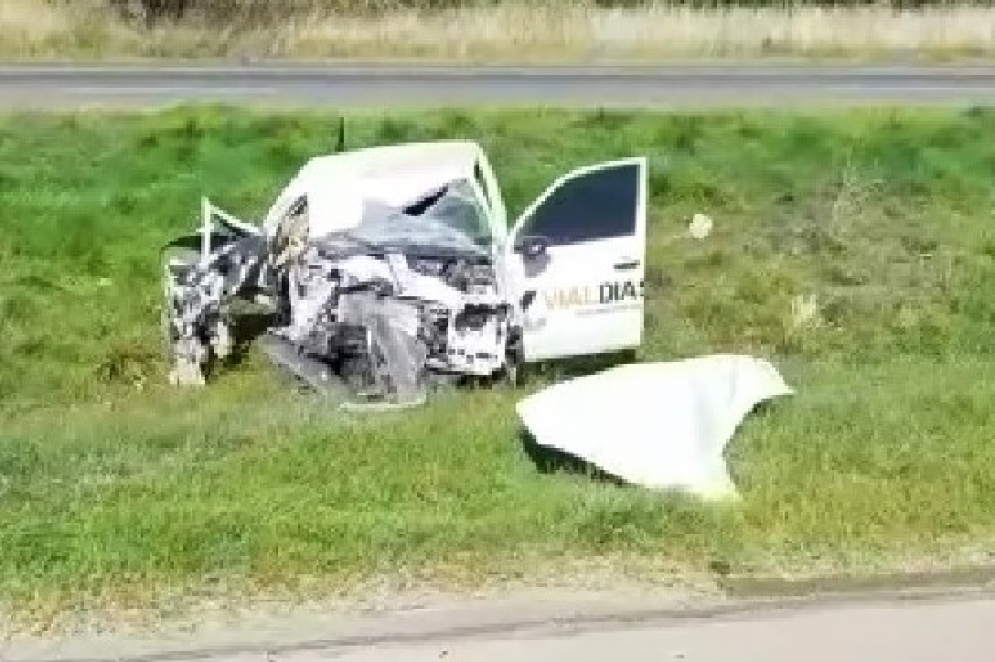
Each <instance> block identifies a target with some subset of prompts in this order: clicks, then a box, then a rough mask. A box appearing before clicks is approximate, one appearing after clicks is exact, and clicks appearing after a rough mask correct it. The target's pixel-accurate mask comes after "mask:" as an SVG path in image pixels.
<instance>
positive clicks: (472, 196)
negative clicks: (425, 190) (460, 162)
mask: <svg viewBox="0 0 995 662" xmlns="http://www.w3.org/2000/svg"><path fill="white" fill-rule="evenodd" d="M426 203H427V204H426ZM406 211H407V212H408V213H409V214H411V215H415V216H422V217H425V218H431V219H432V221H433V222H434V223H438V224H441V225H444V226H446V227H448V228H450V229H452V230H456V231H457V232H460V233H461V234H463V235H465V236H467V237H468V238H469V239H471V240H472V241H473V243H474V244H476V245H477V246H481V247H487V246H490V244H491V240H492V236H491V227H490V224H489V223H488V222H487V214H486V212H485V211H484V208H483V207H482V206H481V205H480V201H479V200H478V198H477V195H476V192H475V191H474V188H473V185H472V184H471V183H470V182H469V181H467V180H465V179H460V180H457V181H455V182H452V183H450V184H448V185H446V186H445V187H443V188H442V189H440V190H439V191H437V192H435V193H434V194H433V195H431V196H428V197H427V198H425V199H424V200H422V201H420V202H419V203H418V204H416V205H412V206H410V207H408V209H407V210H406Z"/></svg>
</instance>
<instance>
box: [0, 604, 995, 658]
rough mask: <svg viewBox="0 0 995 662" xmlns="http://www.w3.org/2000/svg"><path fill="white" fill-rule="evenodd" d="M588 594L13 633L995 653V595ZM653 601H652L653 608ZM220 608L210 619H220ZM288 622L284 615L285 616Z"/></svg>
mask: <svg viewBox="0 0 995 662" xmlns="http://www.w3.org/2000/svg"><path fill="white" fill-rule="evenodd" d="M604 600H605V604H602V603H601V602H599V601H596V600H595V599H594V596H590V597H588V598H585V599H580V600H579V601H573V600H569V599H566V598H565V599H564V601H562V602H556V601H555V600H549V601H544V600H541V599H537V598H536V597H535V596H533V600H532V601H525V600H524V598H522V599H520V600H519V601H518V602H517V603H516V602H515V601H504V602H502V601H483V602H480V601H471V602H466V603H461V602H459V601H457V602H454V603H452V604H449V605H446V606H437V607H431V606H427V605H426V606H424V607H422V608H420V609H412V610H402V611H400V612H390V611H388V612H384V613H380V614H377V613H371V614H367V615H364V616H357V617H353V618H352V620H350V619H348V618H346V619H343V618H342V617H340V616H334V615H326V614H323V613H321V612H320V611H319V612H315V613H313V614H311V615H298V616H296V617H288V618H286V619H285V620H283V621H282V622H281V623H279V624H274V621H273V620H267V619H264V620H260V621H258V622H252V621H251V620H250V621H249V622H246V623H244V624H242V625H241V626H240V628H236V629H235V630H227V631H226V629H225V628H226V627H228V628H230V626H224V625H223V624H222V625H220V626H219V627H221V629H220V630H218V631H217V632H216V633H215V634H213V635H205V634H204V633H203V632H202V633H200V634H194V633H191V632H187V633H186V634H184V631H183V630H177V631H175V632H173V633H172V634H171V635H170V636H166V637H164V638H160V639H158V640H157V639H155V638H154V637H153V638H152V639H135V640H132V641H130V642H129V641H122V640H121V639H120V638H119V637H114V636H109V637H108V636H107V635H101V636H99V637H97V638H95V639H87V638H86V637H83V638H75V639H74V638H72V637H70V638H69V639H66V640H62V641H57V640H31V641H21V642H18V640H17V639H16V638H15V639H14V640H12V641H10V642H9V643H8V644H7V645H6V646H3V645H0V658H2V659H4V660H6V661H7V662H104V661H105V660H106V661H107V662H112V661H113V662H183V661H190V662H193V661H194V660H197V661H199V662H242V661H243V660H244V661H246V662H248V661H252V662H326V661H331V660H337V661H339V662H373V661H381V660H390V661H392V662H409V661H410V662H427V661H429V660H432V661H436V660H447V662H463V661H467V662H505V661H506V660H514V661H515V662H554V661H557V660H563V661H564V662H604V661H605V660H624V661H627V662H628V661H631V662H641V661H643V660H645V661H646V662H650V661H652V662H660V661H667V660H682V661H687V662H731V661H733V660H735V661H736V662H799V661H800V660H804V661H805V662H860V661H863V660H866V661H867V662H948V661H952V660H956V661H957V662H988V661H990V660H991V659H992V651H991V649H992V642H993V639H992V624H993V623H995V599H993V598H992V597H991V595H990V594H987V593H985V592H977V593H974V594H973V595H970V594H963V595H960V596H956V595H950V596H948V597H937V598H929V597H928V596H926V597H921V598H913V599H910V598H908V597H905V598H901V599H898V598H881V599H878V600H873V599H872V600H859V599H858V600H856V601H842V602H832V601H814V602H813V601H810V602H808V603H807V604H797V605H795V606H785V605H781V606H780V607H778V606H771V605H767V606H763V605H755V606H754V607H753V608H749V607H748V606H746V605H743V607H742V608H741V609H740V608H736V607H735V606H732V607H731V608H728V609H724V610H723V609H721V608H720V609H719V610H718V611H709V610H707V609H706V610H700V609H699V610H691V611H687V610H682V609H680V608H677V609H662V610H657V609H655V608H653V607H651V606H648V605H649V604H650V603H649V602H645V601H639V600H636V601H635V602H632V601H626V600H625V599H623V598H617V599H616V601H615V602H613V601H612V598H611V597H610V596H604ZM647 610H648V611H647ZM206 620H208V621H209V620H210V619H206ZM278 620H279V619H278Z"/></svg>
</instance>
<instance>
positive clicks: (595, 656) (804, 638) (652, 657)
mask: <svg viewBox="0 0 995 662" xmlns="http://www.w3.org/2000/svg"><path fill="white" fill-rule="evenodd" d="M992 623H995V603H991V602H972V603H959V604H946V605H929V606H916V607H909V606H905V607H875V608H856V609H847V610H831V611H824V612H808V613H801V614H793V615H790V616H784V615H781V616H777V617H766V618H751V619H749V620H741V621H721V622H713V623H692V624H687V623H685V624H679V625H674V626H670V627H668V626H660V625H656V626H654V627H643V628H639V629H635V628H632V629H623V630H611V631H600V632H585V633H581V634H577V635H573V636H550V635H547V636H542V637H537V638H523V637H519V638H516V637H505V638H490V639H473V640H470V641H464V642H452V643H446V642H436V643H432V644H420V645H415V646H412V645H400V646H398V645H395V646H382V647H377V648H366V649H361V650H354V651H341V650H340V651H334V652H332V651H328V652H308V653H298V654H295V655H291V656H287V657H282V658H280V659H279V662H324V661H325V660H331V659H335V660H338V662H374V661H377V662H382V661H384V660H391V661H392V662H428V661H430V660H433V661H437V660H440V659H444V660H447V662H464V661H466V662H505V661H506V660H515V662H556V661H560V660H562V661H563V662H605V660H618V661H620V662H623V661H624V662H644V661H645V662H665V661H684V662H733V661H735V662H801V661H802V660H804V662H864V661H866V662H945V661H948V660H951V661H952V660H957V662H987V661H989V660H991V659H992V655H993V653H992V641H993V640H992V634H991V628H992ZM333 655H334V658H333ZM239 659H246V660H248V659H249V658H248V657H246V658H239Z"/></svg>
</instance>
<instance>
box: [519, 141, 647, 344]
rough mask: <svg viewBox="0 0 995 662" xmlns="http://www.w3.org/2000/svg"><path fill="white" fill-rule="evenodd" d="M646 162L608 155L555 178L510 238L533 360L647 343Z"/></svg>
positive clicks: (523, 340)
mask: <svg viewBox="0 0 995 662" xmlns="http://www.w3.org/2000/svg"><path fill="white" fill-rule="evenodd" d="M646 180H647V162H646V159H645V158H644V157H634V158H628V159H621V160H616V161H608V162H605V163H600V164H597V165H592V166H587V167H584V168H580V169H577V170H574V171H572V172H570V173H568V174H566V175H564V176H563V177H560V178H559V179H558V180H556V181H555V182H554V183H553V184H552V186H550V187H549V188H548V189H546V191H545V192H544V193H543V194H542V195H541V196H540V197H539V198H538V199H537V200H536V201H535V202H534V203H533V204H532V205H531V206H530V207H529V208H528V209H527V210H526V211H525V212H524V213H523V214H522V216H521V218H520V219H519V220H518V222H517V223H516V224H515V225H514V227H513V228H512V231H511V233H510V235H509V237H508V244H507V247H506V250H507V253H506V260H507V262H506V264H507V265H508V276H509V281H510V282H509V284H510V285H511V287H512V290H513V293H514V295H515V296H516V297H519V301H520V302H521V306H522V313H523V338H522V353H523V356H522V358H523V359H524V360H525V361H527V362H532V361H542V360H550V359H559V358H567V357H570V356H582V355H590V354H602V353H608V352H614V351H619V350H625V349H631V348H635V347H637V346H639V345H640V344H641V342H642V334H643V314H644V304H643V276H644V273H645V254H646V204H647V191H646V188H647V181H646Z"/></svg>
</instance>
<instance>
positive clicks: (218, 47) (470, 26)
mask: <svg viewBox="0 0 995 662" xmlns="http://www.w3.org/2000/svg"><path fill="white" fill-rule="evenodd" d="M98 6H99V3H98V2H97V0H83V1H82V2H80V3H77V4H76V5H74V8H73V9H71V10H67V9H58V8H52V7H49V6H47V5H45V3H44V0H3V1H2V2H0V56H3V57H7V58H52V57H84V56H85V57H94V58H120V57H129V56H138V57H203V56H235V57H281V58H328V57H335V58H339V57H362V58H424V59H459V60H491V61H493V60H505V61H508V60H518V61H521V60H565V59H579V58H597V59H639V58H650V57H721V56H758V55H803V56H839V55H854V56H875V55H894V54H907V53H918V54H928V55H933V56H937V55H950V56H957V55H988V54H991V53H993V52H995V9H990V8H984V7H946V8H934V9H926V10H922V11H911V10H909V11H898V12H896V11H894V10H891V9H888V8H884V7H868V8H857V9H819V8H805V9H796V10H794V11H792V12H790V13H789V12H786V11H782V10H778V9H745V8H735V9H728V10H691V9H682V8H673V7H667V6H663V5H660V6H654V7H648V8H641V9H602V8H595V7H591V6H588V5H585V4H583V3H576V4H570V5H566V4H560V3H557V4H556V5H555V6H554V5H550V4H535V3H533V4H525V3H524V2H513V3H509V4H506V5H503V6H499V7H493V8H465V9H457V10H452V11H445V12H441V13H436V14H432V15H425V14H419V13H417V12H414V11H397V12H395V13H392V14H391V15H389V16H387V17H385V18H376V19H374V18H360V17H348V16H335V15H330V14H327V13H325V14H320V13H319V14H315V15H312V16H307V17H300V18H295V19H288V20H286V21H284V22H283V23H281V24H279V25H275V26H272V27H271V28H268V29H266V30H261V29H251V30H234V29H230V30H227V31H225V30H222V31H218V30H216V29H199V28H197V27H193V26H189V25H183V26H170V27H161V28H157V29H155V30H153V31H151V32H146V31H143V30H140V29H138V28H137V27H136V26H131V25H127V24H125V23H123V22H121V21H118V20H115V19H111V18H109V17H108V15H107V13H106V12H103V11H101V10H100V9H98Z"/></svg>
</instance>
